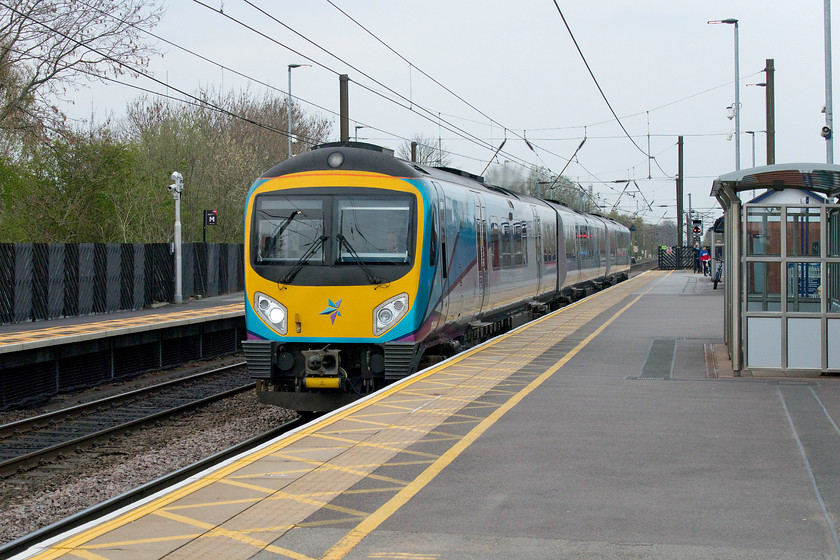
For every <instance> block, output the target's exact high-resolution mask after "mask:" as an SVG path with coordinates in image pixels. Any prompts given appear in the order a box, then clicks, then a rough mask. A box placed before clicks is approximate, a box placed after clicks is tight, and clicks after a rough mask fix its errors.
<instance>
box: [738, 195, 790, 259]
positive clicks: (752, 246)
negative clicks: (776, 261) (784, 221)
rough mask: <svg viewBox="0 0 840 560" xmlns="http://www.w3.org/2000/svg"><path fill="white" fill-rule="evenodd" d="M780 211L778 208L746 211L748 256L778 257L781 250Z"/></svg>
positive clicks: (759, 208) (757, 208)
mask: <svg viewBox="0 0 840 560" xmlns="http://www.w3.org/2000/svg"><path fill="white" fill-rule="evenodd" d="M780 226H781V211H780V209H779V208H778V207H768V208H765V207H751V208H748V209H747V224H746V229H747V247H746V252H747V255H748V256H779V255H780V254H781V250H782V237H781V227H780Z"/></svg>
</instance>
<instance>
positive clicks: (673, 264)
mask: <svg viewBox="0 0 840 560" xmlns="http://www.w3.org/2000/svg"><path fill="white" fill-rule="evenodd" d="M686 268H691V269H693V268H694V249H693V248H692V247H660V248H659V270H681V269H686Z"/></svg>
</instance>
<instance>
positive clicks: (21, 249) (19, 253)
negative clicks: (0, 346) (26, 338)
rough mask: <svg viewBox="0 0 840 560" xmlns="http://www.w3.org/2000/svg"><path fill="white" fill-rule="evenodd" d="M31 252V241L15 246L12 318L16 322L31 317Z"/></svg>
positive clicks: (27, 319)
mask: <svg viewBox="0 0 840 560" xmlns="http://www.w3.org/2000/svg"><path fill="white" fill-rule="evenodd" d="M32 252H33V250H32V243H19V244H18V245H17V246H16V247H15V300H14V301H15V306H14V310H15V311H14V319H15V321H16V322H18V323H22V322H25V321H29V320H31V318H32Z"/></svg>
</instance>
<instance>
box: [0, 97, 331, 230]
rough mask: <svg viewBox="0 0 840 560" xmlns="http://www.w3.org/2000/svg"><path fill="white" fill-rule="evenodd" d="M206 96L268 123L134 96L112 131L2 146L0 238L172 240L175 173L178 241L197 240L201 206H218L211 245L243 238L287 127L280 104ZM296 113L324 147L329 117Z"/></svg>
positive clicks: (280, 154) (298, 128) (300, 125)
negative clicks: (249, 210)
mask: <svg viewBox="0 0 840 560" xmlns="http://www.w3.org/2000/svg"><path fill="white" fill-rule="evenodd" d="M202 95H203V96H204V97H205V98H207V99H212V103H213V105H216V106H221V107H224V108H225V109H226V110H227V111H229V112H230V113H236V114H239V115H242V116H244V117H246V118H248V119H251V120H253V121H256V122H260V123H263V124H265V125H266V127H263V128H261V127H257V126H255V125H253V124H251V123H248V122H246V121H244V120H242V119H236V118H234V117H231V116H230V115H229V114H227V115H226V114H221V113H219V112H218V111H214V110H211V109H210V108H208V107H199V106H194V105H192V106H190V105H178V104H174V103H166V102H162V101H159V100H155V101H149V100H147V99H139V100H137V101H136V102H134V103H133V104H131V105H130V106H129V109H128V114H127V116H126V118H125V119H124V120H123V121H121V122H119V123H117V124H116V125H115V124H113V123H108V124H107V125H105V126H102V127H101V128H100V129H98V130H95V131H92V132H79V131H75V132H73V131H70V132H65V133H64V134H63V135H61V136H60V137H58V138H57V139H55V140H53V141H52V142H50V143H47V142H34V143H33V142H29V143H27V142H19V143H18V144H16V147H15V148H14V149H6V150H5V153H6V155H5V156H2V155H0V242H40V243H69V242H82V243H92V242H121V243H133V242H145V243H153V242H166V241H170V240H171V238H172V234H173V230H174V228H173V221H174V215H175V211H174V206H175V201H174V199H173V197H172V195H171V194H170V193H169V191H168V189H167V188H166V187H167V186H168V185H169V184H170V175H171V174H172V172H173V171H178V172H180V173H181V174H182V175H183V176H184V184H185V189H184V192H183V194H182V197H181V222H182V233H183V240H184V241H201V240H202V237H203V236H202V233H203V216H204V210H216V211H218V221H217V225H216V226H211V227H208V228H207V241H215V242H226V243H240V242H242V239H243V236H244V219H243V213H244V207H245V196H246V194H247V192H248V190H249V188H250V186H251V184H252V183H253V181H254V180H255V179H256V178H257V177H259V176H260V175H261V174H262V173H263V172H264V171H266V170H268V169H270V168H271V167H273V166H274V165H276V164H277V163H278V162H279V161H282V160H284V159H286V157H287V152H288V141H287V138H286V136H285V135H283V134H279V133H278V132H277V131H278V130H286V127H287V123H286V104H285V100H283V99H280V98H272V97H264V98H262V99H257V98H254V97H253V96H251V95H248V94H244V93H243V94H241V95H239V96H234V95H233V94H230V95H226V96H222V95H215V96H214V95H213V94H210V93H204V94H202ZM293 114H294V124H295V126H294V130H293V132H295V133H296V134H298V135H299V136H300V137H302V138H307V139H310V141H312V142H321V141H323V139H324V138H325V137H326V135H327V134H328V132H329V129H330V126H329V123H328V122H327V121H325V120H323V119H317V118H312V117H308V116H306V115H304V114H302V113H301V112H300V111H299V109H297V108H296V107H295V106H293ZM302 149H304V148H303V147H298V148H297V150H302ZM1 153H3V150H0V154H1Z"/></svg>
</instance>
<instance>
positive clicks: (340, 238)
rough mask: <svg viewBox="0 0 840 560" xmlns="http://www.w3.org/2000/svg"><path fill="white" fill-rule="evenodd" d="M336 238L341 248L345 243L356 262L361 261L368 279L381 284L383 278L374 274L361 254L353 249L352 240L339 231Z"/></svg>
mask: <svg viewBox="0 0 840 560" xmlns="http://www.w3.org/2000/svg"><path fill="white" fill-rule="evenodd" d="M335 238H336V239H338V245H339V249H340V248H341V246H342V245H344V246H345V247H346V248H347V251H348V252H349V253H350V255H351V256H352V257H353V258H354V259H356V262H357V263H359V266H361V267H362V270H364V271H365V274H366V275H367V277H368V281H369V282H370V283H371V284H381V283H382V280H381V279H380V278H379V277H378V276H377V275H376V274H374V273H373V271H372V270H371V269H370V268H368V266H367V265H366V264H365V262H364V261H363V260H362V259H361V257H359V254H358V253H357V252H356V250H355V249H353V246H352V245H350V242H349V241H347V238H346V237H344V236H343V235H341V234H340V233H339V234H338V235H336V236H335Z"/></svg>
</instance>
